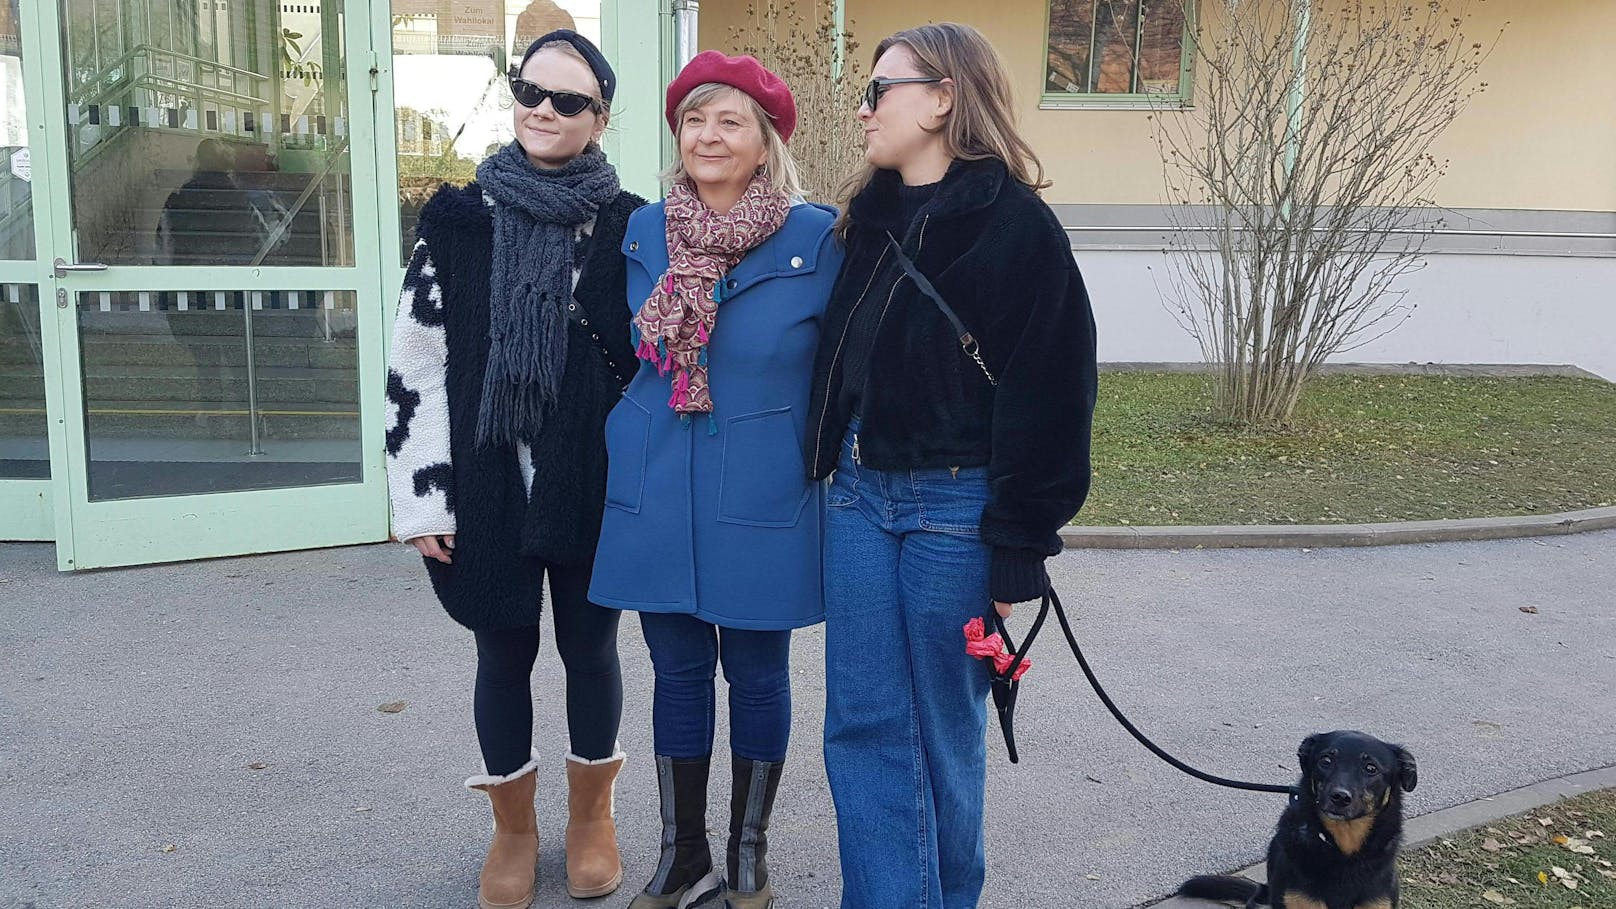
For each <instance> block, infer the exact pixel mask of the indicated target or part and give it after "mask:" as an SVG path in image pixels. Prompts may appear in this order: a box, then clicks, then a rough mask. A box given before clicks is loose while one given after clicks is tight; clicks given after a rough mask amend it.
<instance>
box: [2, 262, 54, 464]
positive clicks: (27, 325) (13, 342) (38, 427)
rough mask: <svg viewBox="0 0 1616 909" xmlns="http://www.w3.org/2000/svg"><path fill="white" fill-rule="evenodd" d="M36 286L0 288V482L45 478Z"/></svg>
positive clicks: (46, 444) (47, 448) (47, 449)
mask: <svg viewBox="0 0 1616 909" xmlns="http://www.w3.org/2000/svg"><path fill="white" fill-rule="evenodd" d="M41 351H42V348H41V346H40V340H39V287H38V285H34V284H0V479H5V480H17V479H28V480H45V479H49V478H50V443H49V442H48V441H47V440H46V438H45V432H46V422H45V361H44V357H43V356H42V353H41Z"/></svg>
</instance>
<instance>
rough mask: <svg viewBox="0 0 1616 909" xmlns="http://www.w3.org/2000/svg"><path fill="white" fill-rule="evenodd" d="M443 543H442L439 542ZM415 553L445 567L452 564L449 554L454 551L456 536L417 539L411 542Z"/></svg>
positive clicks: (450, 534)
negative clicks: (434, 560)
mask: <svg viewBox="0 0 1616 909" xmlns="http://www.w3.org/2000/svg"><path fill="white" fill-rule="evenodd" d="M439 541H442V542H439ZM410 545H411V546H414V547H415V551H416V552H419V553H420V554H421V555H422V556H424V557H426V558H429V559H437V560H438V561H440V562H442V563H443V564H445V565H449V564H452V562H451V560H450V558H449V553H450V552H451V551H452V550H453V549H454V534H452V533H446V534H444V535H443V536H438V537H434V536H425V537H416V538H415V539H413V540H411V541H410Z"/></svg>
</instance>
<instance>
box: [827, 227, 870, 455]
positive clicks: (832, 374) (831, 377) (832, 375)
mask: <svg viewBox="0 0 1616 909" xmlns="http://www.w3.org/2000/svg"><path fill="white" fill-rule="evenodd" d="M886 260H887V251H886V249H885V248H884V247H883V248H882V250H881V255H880V256H879V257H877V258H876V260H875V268H873V269H871V271H870V280H868V281H866V282H864V290H863V292H861V293H860V294H859V298H858V300H857V301H856V302H855V303H854V304H853V308H852V309H851V310H848V313H847V324H846V325H843V326H842V337H841V338H840V339H839V340H838V341H837V342H836V352H835V353H833V354H831V357H830V370H829V371H828V374H827V375H826V376H825V406H824V407H821V408H820V409H819V427H818V429H816V430H815V432H814V464H813V469H815V470H817V469H818V468H819V459H820V458H821V457H822V456H823V455H824V448H825V415H826V414H828V413H830V408H831V406H832V402H831V400H830V386H831V383H833V382H835V381H836V363H837V362H838V361H839V360H841V358H842V347H844V346H845V345H846V344H847V333H848V332H849V331H852V330H853V317H854V316H856V315H858V310H859V307H860V306H863V305H864V298H865V297H866V296H868V295H869V293H870V288H871V287H872V286H873V285H874V284H875V276H876V275H879V274H880V273H881V263H883V262H885V261H886Z"/></svg>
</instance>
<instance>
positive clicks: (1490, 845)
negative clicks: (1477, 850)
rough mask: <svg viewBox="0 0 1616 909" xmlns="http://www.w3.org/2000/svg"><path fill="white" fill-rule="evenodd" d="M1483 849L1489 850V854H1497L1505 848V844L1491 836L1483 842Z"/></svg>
mask: <svg viewBox="0 0 1616 909" xmlns="http://www.w3.org/2000/svg"><path fill="white" fill-rule="evenodd" d="M1481 848H1483V849H1485V850H1487V851H1488V852H1497V851H1498V850H1500V849H1503V848H1504V844H1503V843H1500V842H1499V841H1497V840H1495V839H1493V838H1492V837H1490V836H1489V837H1487V838H1486V839H1484V840H1482V841H1481Z"/></svg>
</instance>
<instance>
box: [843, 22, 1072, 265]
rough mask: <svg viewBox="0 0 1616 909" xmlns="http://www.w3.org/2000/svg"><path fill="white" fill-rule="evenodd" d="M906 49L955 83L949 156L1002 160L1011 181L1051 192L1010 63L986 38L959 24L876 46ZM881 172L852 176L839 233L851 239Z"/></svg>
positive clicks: (946, 135) (910, 32)
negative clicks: (1020, 120)
mask: <svg viewBox="0 0 1616 909" xmlns="http://www.w3.org/2000/svg"><path fill="white" fill-rule="evenodd" d="M898 45H902V46H903V47H905V48H907V49H908V51H909V53H910V55H911V56H912V57H914V61H915V67H916V69H918V70H919V71H920V73H921V74H922V75H924V76H928V77H930V78H933V79H948V80H950V81H952V82H953V83H954V106H953V109H952V110H950V111H949V113H948V119H946V120H945V121H943V124H942V126H941V127H940V128H939V129H938V131H939V132H941V133H942V135H943V143H944V146H943V147H944V148H945V149H946V150H947V151H948V154H949V157H951V158H954V159H956V160H960V161H981V160H984V159H987V158H996V159H998V160H1000V161H1003V162H1004V164H1005V166H1006V167H1008V168H1009V169H1010V176H1012V177H1014V178H1015V179H1016V180H1017V182H1020V183H1022V184H1024V185H1026V186H1028V187H1030V188H1031V189H1033V190H1034V191H1037V190H1041V189H1044V188H1046V187H1048V186H1049V185H1050V184H1049V181H1048V180H1045V179H1044V165H1043V163H1042V162H1041V161H1039V160H1038V155H1036V154H1035V153H1034V152H1033V150H1032V146H1031V145H1029V144H1028V143H1027V140H1026V139H1024V138H1022V136H1021V132H1020V130H1019V129H1018V128H1017V126H1016V113H1015V111H1016V109H1015V93H1014V92H1013V91H1012V89H1011V82H1010V73H1009V71H1008V70H1007V69H1006V68H1005V65H1004V59H1003V58H1002V57H1000V56H999V52H998V51H996V50H994V49H993V45H992V44H990V43H988V39H987V38H985V37H983V36H982V33H981V32H979V31H977V30H976V29H974V28H972V27H970V26H969V25H962V24H960V23H958V22H938V23H934V24H930V25H920V26H916V27H914V28H908V29H904V30H903V31H901V32H898V33H897V34H895V35H892V36H890V37H888V38H886V39H885V40H883V41H882V42H881V43H880V44H878V45H876V48H875V56H874V57H873V58H871V61H870V65H871V66H872V67H873V66H874V65H875V64H876V63H877V62H879V61H880V59H881V55H882V54H885V53H886V52H887V51H889V50H891V49H892V48H893V47H896V46H898ZM875 172H876V168H875V167H873V166H871V165H868V164H866V165H865V166H864V167H863V168H862V169H860V170H859V171H858V172H856V173H854V174H852V175H851V176H849V177H848V179H847V181H846V182H845V183H843V185H842V191H841V193H840V194H839V196H840V202H841V209H842V216H841V220H840V223H839V224H838V225H837V231H838V232H839V233H840V234H842V235H843V236H846V234H847V222H848V216H847V211H848V203H850V202H851V201H852V200H853V197H854V196H857V195H858V194H859V193H860V192H863V191H864V188H865V187H866V186H868V185H869V184H870V179H871V178H872V177H874V176H875Z"/></svg>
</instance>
